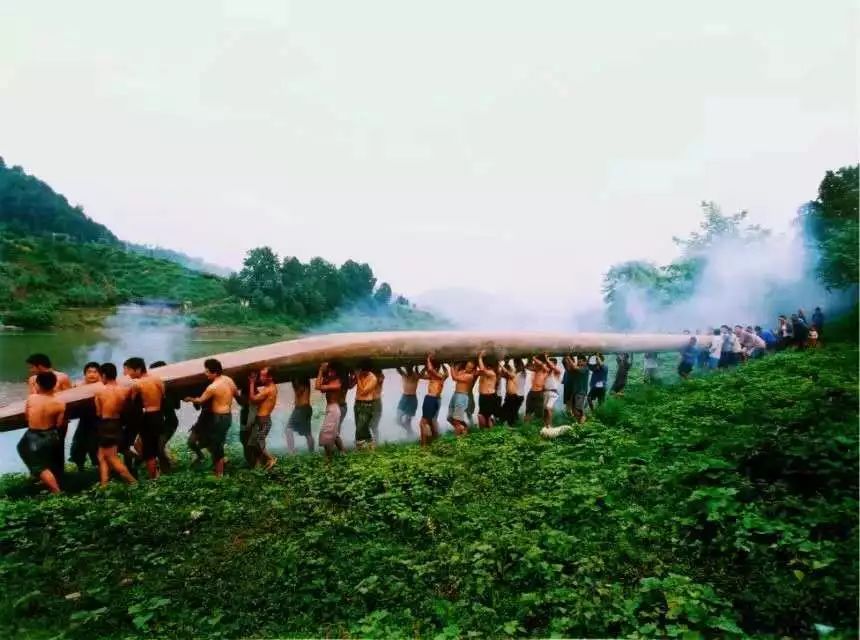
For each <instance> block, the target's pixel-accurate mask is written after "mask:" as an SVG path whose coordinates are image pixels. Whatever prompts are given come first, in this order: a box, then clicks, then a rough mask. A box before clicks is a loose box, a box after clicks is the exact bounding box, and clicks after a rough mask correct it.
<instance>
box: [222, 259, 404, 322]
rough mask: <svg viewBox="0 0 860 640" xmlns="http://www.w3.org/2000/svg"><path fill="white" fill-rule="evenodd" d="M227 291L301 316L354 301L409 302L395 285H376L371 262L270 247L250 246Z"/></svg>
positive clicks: (273, 310) (273, 309)
mask: <svg viewBox="0 0 860 640" xmlns="http://www.w3.org/2000/svg"><path fill="white" fill-rule="evenodd" d="M226 288H227V291H228V292H229V293H230V294H231V295H234V296H236V297H238V298H240V299H241V300H245V301H247V302H248V304H250V306H251V307H253V308H254V309H257V310H259V311H261V312H263V313H281V314H286V315H288V316H291V317H294V318H298V319H319V318H323V317H325V316H326V315H329V314H330V313H332V312H333V311H335V310H337V309H341V308H343V307H348V306H352V305H365V306H368V305H369V306H385V305H389V304H391V303H392V302H394V304H398V305H402V306H409V300H407V299H406V298H405V297H403V296H396V297H395V296H394V294H393V292H392V290H391V285H389V284H388V283H387V282H382V283H379V284H378V285H377V278H376V276H375V275H374V273H373V269H372V268H371V267H370V265H368V264H367V263H366V262H362V263H359V262H355V261H354V260H347V261H346V262H344V263H343V264H342V265H340V266H339V267H338V266H335V265H334V264H332V263H331V262H328V261H327V260H325V259H323V258H319V257H316V258H312V259H311V260H310V261H309V262H307V263H304V262H302V261H301V260H299V259H298V258H296V257H294V256H284V258H283V259H281V258H280V257H279V256H278V254H277V253H275V251H274V250H272V248H271V247H257V248H254V249H251V250H250V251H248V253H247V254H246V256H245V260H244V262H243V264H242V269H241V270H240V271H239V272H238V273H234V274H232V275H231V276H230V277H229V278H227V281H226Z"/></svg>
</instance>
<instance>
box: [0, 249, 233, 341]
mask: <svg viewBox="0 0 860 640" xmlns="http://www.w3.org/2000/svg"><path fill="white" fill-rule="evenodd" d="M0 256H2V261H0V309H2V310H5V311H4V312H3V313H2V314H0V317H2V319H3V321H4V322H5V323H7V324H13V325H19V326H23V327H35V328H42V327H50V326H52V325H53V324H54V323H55V320H56V316H57V313H58V312H59V310H60V309H62V308H68V307H85V308H86V307H89V308H92V307H107V306H112V305H115V304H118V303H121V302H127V301H129V300H133V299H135V298H168V299H173V300H178V301H186V300H187V301H190V302H191V303H192V305H193V306H194V307H196V306H198V305H203V304H207V303H210V302H211V301H212V300H217V299H219V298H226V297H227V293H226V292H225V290H224V284H223V281H222V280H221V279H220V278H218V277H216V276H212V275H209V274H205V273H200V272H198V271H191V270H189V269H185V268H184V267H181V266H179V265H178V264H176V263H173V262H168V261H166V260H157V259H152V258H147V257H144V256H141V255H139V254H136V253H130V252H127V251H124V250H123V249H122V248H121V247H120V246H118V245H112V244H103V243H96V242H67V241H63V240H55V239H52V238H50V237H46V236H18V235H12V234H3V235H2V237H0Z"/></svg>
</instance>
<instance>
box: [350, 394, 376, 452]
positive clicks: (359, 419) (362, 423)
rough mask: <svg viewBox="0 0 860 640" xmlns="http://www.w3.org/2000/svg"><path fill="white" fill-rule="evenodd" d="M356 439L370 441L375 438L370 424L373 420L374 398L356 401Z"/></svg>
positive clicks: (357, 440)
mask: <svg viewBox="0 0 860 640" xmlns="http://www.w3.org/2000/svg"><path fill="white" fill-rule="evenodd" d="M354 409H355V440H356V442H359V441H363V442H369V441H370V440H372V439H373V436H372V435H371V433H370V425H371V423H372V422H373V400H356V401H355V406H354Z"/></svg>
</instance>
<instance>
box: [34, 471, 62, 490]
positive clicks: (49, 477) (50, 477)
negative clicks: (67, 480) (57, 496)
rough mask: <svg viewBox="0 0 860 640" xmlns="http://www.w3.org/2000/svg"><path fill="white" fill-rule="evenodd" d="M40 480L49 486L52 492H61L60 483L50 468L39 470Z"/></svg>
mask: <svg viewBox="0 0 860 640" xmlns="http://www.w3.org/2000/svg"><path fill="white" fill-rule="evenodd" d="M39 480H41V481H42V482H43V483H44V485H45V486H46V487H48V491H50V492H51V493H60V485H59V484H58V483H57V479H56V478H55V477H54V474H53V473H52V472H51V470H50V469H43V470H42V471H41V472H39Z"/></svg>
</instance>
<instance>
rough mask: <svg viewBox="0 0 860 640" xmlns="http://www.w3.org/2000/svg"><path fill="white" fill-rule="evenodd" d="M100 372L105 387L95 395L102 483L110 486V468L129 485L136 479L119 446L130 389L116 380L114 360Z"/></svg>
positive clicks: (102, 367)
mask: <svg viewBox="0 0 860 640" xmlns="http://www.w3.org/2000/svg"><path fill="white" fill-rule="evenodd" d="M99 374H100V375H101V381H102V388H101V389H99V390H98V391H96V395H95V405H96V416H98V424H97V426H96V433H97V435H98V442H99V485H100V486H102V487H106V486H107V484H108V481H109V480H110V472H111V470H113V471H115V472H116V474H117V475H118V476H119V477H120V478H122V479H123V480H124V481H125V482H126V483H127V484H136V483H137V480H135V479H134V476H132V475H131V473H130V472H129V470H128V467H126V466H125V464H123V462H122V460H120V457H119V447H120V446H121V445H122V444H123V439H124V436H123V432H122V420H121V419H120V417H121V415H122V412H123V409H124V408H125V406H126V404H127V403H128V400H129V397H130V395H131V388H130V387H121V386H119V385H118V384H117V383H116V365H114V364H113V363H112V362H105V363H104V364H103V365H101V366H100V367H99Z"/></svg>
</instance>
